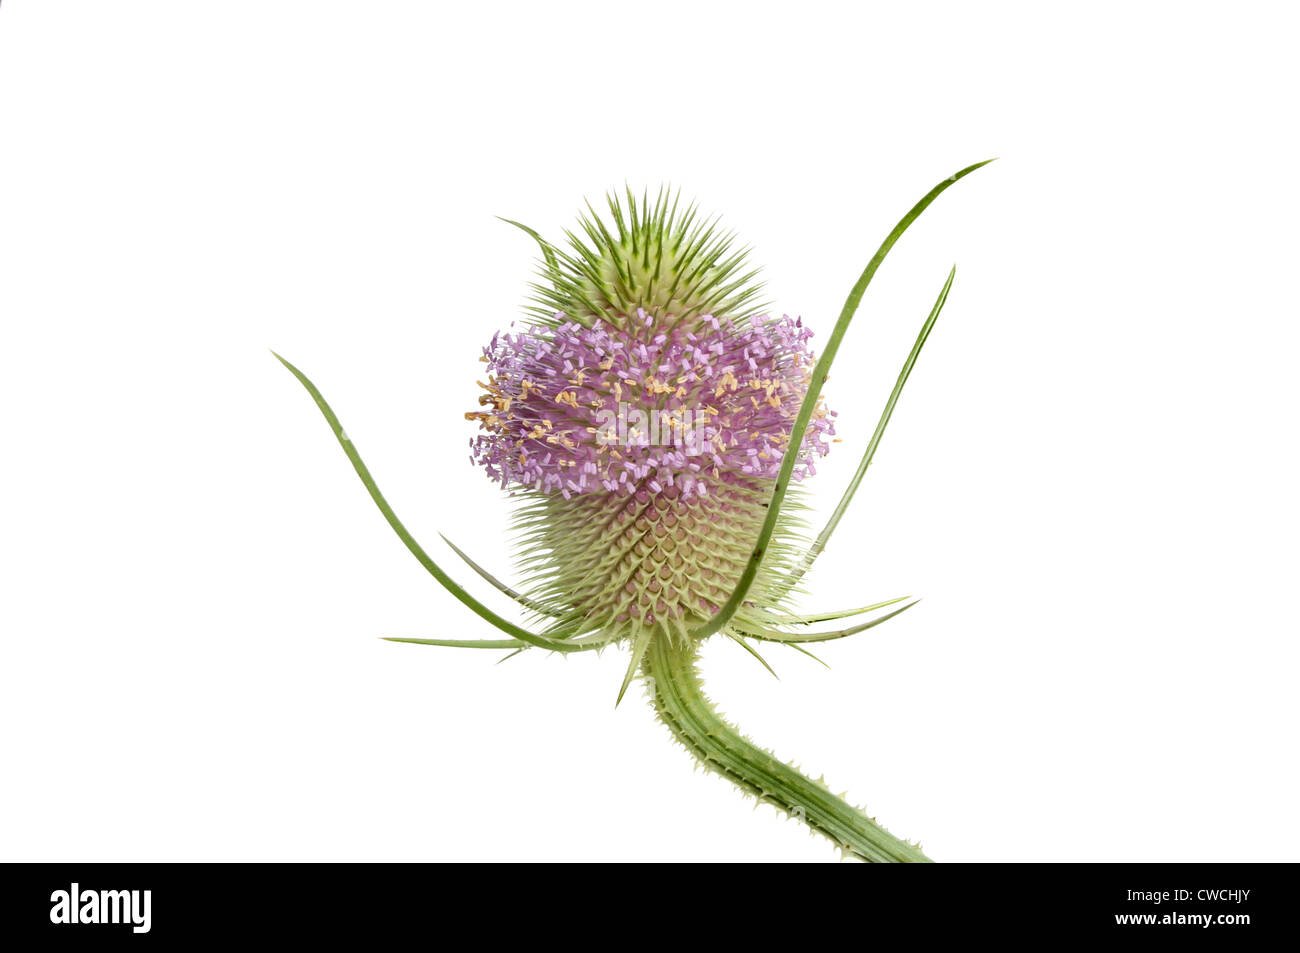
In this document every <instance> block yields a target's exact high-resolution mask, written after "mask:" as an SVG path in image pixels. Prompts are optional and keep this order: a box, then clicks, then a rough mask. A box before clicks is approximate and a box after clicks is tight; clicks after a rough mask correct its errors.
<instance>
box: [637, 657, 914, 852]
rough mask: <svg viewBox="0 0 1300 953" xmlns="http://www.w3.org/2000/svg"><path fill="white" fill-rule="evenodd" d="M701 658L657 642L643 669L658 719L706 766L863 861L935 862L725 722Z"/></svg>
mask: <svg viewBox="0 0 1300 953" xmlns="http://www.w3.org/2000/svg"><path fill="white" fill-rule="evenodd" d="M696 658H697V654H696V643H695V642H694V641H692V642H691V643H690V644H688V645H678V644H675V643H673V641H672V640H670V639H667V638H662V637H659V638H654V639H651V641H650V646H649V650H648V651H647V652H646V655H645V660H644V662H643V665H642V671H643V672H644V673H645V675H646V678H647V679H648V680H649V687H650V693H651V695H652V697H653V699H654V706H655V710H656V711H657V712H658V714H659V717H660V719H662V720H663V722H664V724H666V725H667V726H668V728H669V730H670V731H672V733H673V734H674V735H675V736H676V738H677V740H678V741H680V742H681V743H682V744H684V745H685V746H686V748H687V749H688V750H689V751H690V752H691V754H693V755H695V757H696V758H697V759H698V760H699V761H700V763H701V764H703V765H704V766H705V767H707V768H709V769H710V770H712V771H716V772H717V773H718V774H721V775H722V776H723V777H725V778H726V779H727V780H729V781H731V782H732V783H733V784H735V785H736V786H737V787H739V788H740V789H741V790H742V791H745V792H746V793H747V794H752V795H754V796H755V797H757V798H758V799H759V800H763V801H768V802H770V803H772V804H774V805H776V807H778V808H779V809H781V810H784V811H786V812H787V813H789V814H791V815H793V816H795V817H798V818H799V819H801V820H802V821H803V822H804V823H805V824H807V825H808V826H809V827H811V828H812V829H813V830H815V831H817V833H819V834H823V835H825V836H826V837H828V838H829V839H830V840H831V841H832V842H833V843H835V844H837V845H838V846H839V847H841V848H842V849H843V850H844V851H845V852H846V853H849V854H851V855H853V856H855V857H858V858H860V859H862V860H866V861H872V862H885V863H889V862H893V863H914V862H921V863H926V862H928V861H929V858H928V857H926V856H925V855H924V854H922V853H921V850H920V848H919V847H914V846H913V845H911V844H909V843H907V842H905V841H901V840H899V839H898V838H897V837H894V836H893V835H892V834H890V833H889V832H888V831H887V830H885V829H884V828H883V827H881V826H880V825H879V824H877V823H876V822H875V821H874V820H872V819H871V818H870V817H868V816H867V815H866V814H865V813H863V811H861V810H860V809H858V808H856V807H853V806H852V805H851V804H849V803H848V802H846V801H845V800H844V799H843V798H840V797H837V796H836V795H834V794H832V793H831V791H830V789H829V788H828V787H826V785H825V784H823V783H822V782H820V781H814V780H812V779H811V778H808V777H805V776H804V775H803V774H802V773H800V772H799V771H796V770H795V769H794V768H792V767H791V766H790V765H787V764H784V763H782V762H781V761H780V760H778V759H777V757H776V756H775V755H773V754H772V753H771V752H770V751H764V750H763V749H762V748H759V747H758V746H756V745H754V744H753V743H752V742H750V741H749V740H748V739H747V738H745V737H744V736H743V735H741V734H740V732H739V731H737V730H736V728H735V727H734V726H732V725H730V724H728V723H727V722H726V721H725V720H723V718H722V716H721V715H719V714H718V712H717V709H715V708H714V707H713V703H712V702H710V701H709V699H708V697H707V696H706V695H705V694H704V685H703V682H702V681H701V680H700V674H699V671H698V669H697V668H696Z"/></svg>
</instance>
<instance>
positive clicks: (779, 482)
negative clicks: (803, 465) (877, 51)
mask: <svg viewBox="0 0 1300 953" xmlns="http://www.w3.org/2000/svg"><path fill="white" fill-rule="evenodd" d="M992 161H993V160H992V159H986V160H984V161H983V162H977V163H975V164H974V165H971V166H967V167H966V168H965V169H962V170H961V171H960V172H958V173H957V174H955V175H953V176H952V177H950V178H947V179H944V181H942V182H940V183H939V184H938V185H936V186H935V187H934V188H932V189H931V190H930V191H929V192H927V193H926V195H925V197H924V198H922V199H921V201H919V202H917V203H916V205H914V206H912V209H911V210H910V211H909V212H908V213H907V214H906V215H904V216H903V217H902V218H901V219H900V220H899V222H898V224H897V225H895V226H894V229H893V231H891V232H890V233H889V234H888V235H887V236H886V237H885V240H884V242H883V243H882V244H881V246H880V248H879V249H878V250H877V251H876V253H875V255H873V256H872V258H871V261H869V262H867V267H866V269H865V270H863V272H862V276H861V277H860V278H858V281H857V283H856V284H855V285H854V286H853V289H852V290H851V291H850V292H849V297H848V299H847V300H846V301H845V302H844V309H843V311H841V313H840V318H839V320H838V321H837V322H835V328H834V330H832V331H831V335H830V338H829V339H828V340H827V342H826V349H825V350H824V351H823V352H822V356H821V357H820V358H819V359H818V361H817V366H816V367H815V368H813V372H812V377H811V378H809V381H808V390H807V393H806V394H805V396H804V399H803V403H802V404H801V405H800V408H799V416H798V417H797V418H796V419H795V424H794V428H793V429H792V430H791V432H790V440H789V444H788V447H787V449H786V452H785V457H784V458H783V459H782V461H781V469H780V471H779V473H778V474H777V478H776V485H775V486H774V487H773V489H772V499H771V501H770V503H769V504H768V510H767V517H766V518H765V519H764V521H763V526H762V528H761V529H760V530H759V533H758V538H757V540H755V542H754V549H753V552H752V553H751V554H750V557H749V562H748V563H747V564H746V566H745V570H744V572H743V573H741V576H740V579H739V581H738V582H737V583H736V588H735V589H734V590H733V591H732V593H731V596H730V597H729V598H728V599H727V601H726V602H725V603H724V604H723V605H722V607H721V608H719V609H718V611H717V612H716V613H714V615H713V617H712V618H711V619H710V620H709V621H708V622H706V623H705V624H704V625H702V626H700V627H699V628H698V629H696V630H695V631H694V632H692V633H691V636H692V637H693V638H696V639H703V638H707V637H708V636H710V635H712V634H713V633H715V632H717V631H718V630H719V629H721V628H722V627H723V626H724V625H726V624H727V623H728V622H730V621H731V618H732V617H733V616H734V615H735V614H736V610H738V609H739V608H740V606H741V603H743V602H744V601H745V597H746V596H747V595H749V589H750V586H752V585H753V584H754V579H755V577H756V576H757V575H758V570H759V567H760V566H762V564H763V557H764V556H766V555H767V547H768V543H769V542H771V539H772V533H773V531H774V530H775V529H776V523H777V518H778V517H779V515H780V511H781V504H782V502H783V501H784V500H785V495H786V492H787V490H789V487H790V476H791V474H792V473H793V472H794V465H795V461H796V460H797V459H798V457H799V454H800V452H801V449H802V447H803V437H804V433H805V432H806V431H807V429H808V423H809V421H810V420H811V419H812V414H813V409H814V408H815V407H816V406H817V400H818V398H819V397H820V396H821V389H822V385H823V384H824V383H825V382H826V375H827V373H829V371H830V369H831V363H832V362H833V361H834V360H835V355H836V353H837V352H838V351H839V348H840V342H841V341H842V340H843V339H844V333H845V332H846V331H847V330H848V328H849V322H851V321H852V320H853V315H854V314H855V313H856V312H857V310H858V304H859V302H861V300H862V295H863V293H864V292H865V291H866V290H867V285H869V284H870V283H871V279H872V278H873V277H874V276H875V274H876V270H877V269H878V268H879V267H880V263H881V262H882V261H884V260H885V256H886V255H888V254H889V250H890V249H891V248H893V247H894V243H895V242H897V241H898V239H899V238H900V237H901V236H902V234H903V233H904V232H905V231H907V228H908V226H910V225H911V224H912V223H913V222H914V221H916V219H917V218H918V217H919V216H920V215H921V213H922V212H924V211H925V210H926V209H927V208H928V207H929V206H930V203H931V202H933V201H934V200H935V199H936V198H938V197H939V196H940V195H941V194H942V193H943V192H944V191H945V190H947V189H948V187H949V186H951V185H952V184H953V183H955V182H957V181H958V180H959V179H962V178H964V177H965V176H968V175H970V174H971V173H972V172H974V171H975V170H976V169H978V168H980V167H981V166H985V165H988V164H989V163H990V162H992Z"/></svg>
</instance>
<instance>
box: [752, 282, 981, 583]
mask: <svg viewBox="0 0 1300 953" xmlns="http://www.w3.org/2000/svg"><path fill="white" fill-rule="evenodd" d="M956 274H957V266H956V265H953V267H952V270H951V271H949V272H948V280H947V281H945V282H944V284H943V290H942V291H940V292H939V298H938V300H937V301H935V303H934V307H933V308H931V309H930V316H929V317H928V318H926V319H925V324H924V325H922V326H921V333H920V334H918V335H917V336H916V343H915V344H913V345H912V350H911V353H909V354H908V355H907V360H906V361H904V362H903V369H902V370H901V371H899V373H898V380H897V381H896V382H895V383H894V389H893V390H892V391H891V392H890V394H889V400H887V401H885V409H884V410H883V411H881V414H880V420H879V421H878V422H877V423H876V429H875V432H874V433H872V435H871V440H870V441H868V443H867V449H866V450H865V451H864V452H863V454H862V460H861V461H860V462H859V463H858V469H857V472H855V473H854V474H853V479H852V480H850V481H849V486H848V489H846V490H845V491H844V495H843V496H842V497H840V501H839V503H838V504H836V506H835V511H834V512H833V513H832V514H831V517H830V519H828V520H827V521H826V525H825V526H824V527H822V531H821V532H820V533H818V534H817V539H816V540H815V541H814V542H813V544H812V546H811V547H809V549H808V552H807V553H806V554H805V555H804V557H803V560H802V562H801V563H800V564H799V567H798V568H797V569H796V570H795V571H794V572H792V573H791V574H790V575H789V577H788V578H787V579H786V580H785V581H784V582H783V583H782V584H781V586H780V587H779V588H778V590H777V591H778V592H782V593H784V592H789V591H790V589H791V588H792V587H794V586H795V585H797V584H798V582H799V580H800V579H802V578H803V576H804V574H805V573H806V572H808V570H809V569H811V568H812V564H813V563H814V562H815V561H816V559H817V557H818V556H820V555H821V554H822V550H824V549H825V548H826V544H827V543H828V542H830V539H831V534H832V533H834V532H835V527H837V526H839V524H840V520H841V519H842V518H843V517H844V513H845V512H846V511H847V510H848V508H849V503H851V502H852V501H853V494H855V493H857V492H858V487H859V486H860V485H861V483H862V478H863V477H864V476H866V475H867V467H869V466H871V461H872V460H873V459H875V456H876V448H877V447H879V446H880V439H881V437H883V436H884V435H885V428H886V427H887V426H889V421H890V419H891V418H892V417H893V416H894V407H895V405H897V403H898V397H899V395H900V394H902V393H903V385H904V384H906V383H907V378H908V377H909V376H911V373H912V368H913V367H915V366H916V359H917V358H918V357H919V356H920V354H921V348H923V347H925V342H926V339H927V338H929V336H930V331H931V330H933V328H934V323H935V322H936V321H937V320H939V313H940V312H941V311H943V306H944V302H946V301H947V300H948V291H949V289H951V288H952V279H953V278H954V277H955V276H956Z"/></svg>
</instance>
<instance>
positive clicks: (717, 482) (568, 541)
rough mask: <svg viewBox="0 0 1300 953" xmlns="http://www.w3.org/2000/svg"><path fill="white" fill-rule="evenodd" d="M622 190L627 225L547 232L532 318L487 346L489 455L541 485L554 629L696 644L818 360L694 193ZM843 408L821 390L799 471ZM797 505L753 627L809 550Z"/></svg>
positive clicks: (538, 544) (735, 566) (619, 218)
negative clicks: (681, 197) (763, 298)
mask: <svg viewBox="0 0 1300 953" xmlns="http://www.w3.org/2000/svg"><path fill="white" fill-rule="evenodd" d="M609 206H610V212H611V217H612V222H611V223H610V224H608V225H607V224H606V223H605V222H603V221H602V220H601V219H600V217H599V216H597V215H596V214H595V212H594V211H592V212H591V214H590V215H586V216H583V217H582V218H581V219H580V221H581V232H582V233H583V234H584V235H585V236H586V239H585V240H584V239H582V238H579V237H578V236H577V235H576V234H575V233H573V232H571V231H570V232H568V233H567V234H568V239H569V240H568V246H567V248H563V247H557V246H553V245H551V244H549V243H546V242H544V241H542V240H541V239H540V237H539V239H538V240H539V241H542V248H543V252H544V260H543V265H542V271H541V274H542V278H543V279H544V281H545V282H546V283H545V284H541V283H539V284H535V285H534V289H535V291H536V294H535V296H534V301H535V305H534V307H533V309H532V312H531V313H532V315H533V319H532V320H530V321H529V322H528V324H527V326H526V327H524V328H523V329H522V330H520V331H518V332H516V333H505V334H497V335H495V336H494V337H493V338H492V341H491V344H490V345H489V346H488V347H486V348H484V352H483V357H482V360H483V361H484V362H485V363H486V364H487V365H488V368H487V380H486V381H480V385H481V386H482V388H483V389H484V391H485V393H484V394H483V395H482V396H481V397H480V399H479V402H480V404H481V405H482V406H483V407H484V408H485V409H484V410H480V411H476V412H473V413H469V414H467V415H466V416H467V417H469V418H470V419H472V420H476V421H478V422H479V425H480V428H481V430H482V433H481V434H480V436H478V437H477V438H476V439H474V440H472V441H471V448H472V451H473V453H472V459H473V460H474V461H475V462H476V463H478V464H479V465H481V466H483V467H484V469H485V470H486V471H487V473H488V474H489V476H491V477H492V478H493V479H494V480H497V481H499V482H500V483H501V484H502V485H503V486H506V487H510V488H514V489H517V490H520V491H523V493H522V497H523V501H524V502H523V505H522V507H521V509H520V511H519V513H518V514H517V518H518V522H519V529H520V532H521V542H522V547H521V548H522V560H523V563H524V565H525V566H526V567H527V570H528V571H529V572H530V573H531V576H530V579H529V584H528V590H529V591H528V596H529V601H530V603H531V604H532V605H534V606H535V607H542V608H543V609H544V611H545V614H546V615H547V616H549V617H550V619H551V622H552V629H551V630H550V631H551V632H552V633H555V632H564V633H565V634H566V635H570V636H572V635H580V634H582V633H584V632H594V631H599V632H601V633H603V635H604V636H605V637H607V638H608V637H613V638H617V639H623V638H630V639H632V640H633V641H634V643H640V644H641V645H644V641H645V637H647V636H651V637H652V636H656V635H663V636H666V637H669V638H672V639H675V640H685V639H687V638H688V637H689V633H690V632H691V630H693V629H696V628H698V627H699V626H700V625H702V624H703V623H704V622H706V621H707V620H708V619H709V618H710V617H711V616H712V615H713V614H714V613H715V612H716V611H717V610H718V606H719V604H720V603H721V602H723V601H724V600H725V599H726V598H727V597H728V596H729V595H730V593H731V592H732V590H733V589H734V588H735V586H736V583H737V581H738V579H739V577H740V574H741V572H742V571H743V570H744V567H745V564H746V562H747V560H748V559H749V557H750V554H751V551H752V549H753V546H754V540H755V538H756V537H757V535H758V529H759V526H760V524H761V523H762V521H763V518H764V516H765V511H766V507H767V505H768V501H769V499H770V498H771V495H772V485H773V481H774V480H775V479H776V477H777V474H778V471H779V470H780V466H781V461H782V458H783V456H784V454H785V452H786V449H787V447H788V446H789V440H790V433H791V429H792V426H793V423H794V419H795V417H796V416H797V414H798V412H799V407H800V404H801V402H802V401H803V399H804V396H805V394H806V393H807V389H808V379H809V375H810V373H811V371H812V368H813V365H814V364H815V363H816V362H815V358H814V356H813V354H812V352H811V351H810V349H809V340H810V338H811V337H812V332H811V331H810V330H809V329H808V328H806V327H804V326H803V323H802V321H801V320H792V319H791V318H789V317H788V316H783V317H780V318H773V317H771V316H768V315H765V314H753V313H750V312H749V311H748V310H747V309H748V308H749V307H750V306H751V305H752V304H754V303H755V302H756V301H757V296H758V288H759V286H758V284H757V283H756V282H755V280H754V276H755V271H753V270H749V271H746V270H745V268H744V264H745V259H746V253H745V251H743V250H742V251H737V252H734V253H732V252H730V249H731V247H732V245H733V243H734V239H733V237H732V236H731V235H729V234H720V233H718V232H717V230H716V228H715V227H714V226H713V225H712V224H711V223H703V222H700V221H699V220H698V215H697V213H696V211H695V209H694V207H691V208H689V209H687V210H686V211H685V212H684V213H683V214H681V215H678V213H677V209H678V203H677V200H676V198H675V197H674V198H671V199H670V198H669V197H668V196H666V195H665V194H664V193H662V192H661V193H660V195H659V198H658V199H657V200H656V201H655V202H654V203H653V205H652V204H651V203H650V201H649V200H648V197H643V198H642V199H641V200H640V201H638V200H637V199H636V198H635V196H633V195H632V194H630V193H629V195H628V201H627V204H626V206H625V205H624V204H623V203H622V202H621V201H620V200H618V199H616V198H613V197H611V198H610V201H609ZM589 208H590V206H589ZM832 416H833V415H832V414H831V413H829V412H827V411H826V410H825V408H824V407H823V406H822V404H821V402H820V400H819V401H818V403H817V406H816V408H815V410H814V414H813V420H812V425H811V426H810V427H809V428H808V430H807V431H806V433H805V435H804V438H803V442H802V450H801V453H800V455H799V457H798V459H797V463H796V467H795V470H794V473H793V477H794V479H795V480H801V479H803V478H804V477H805V476H809V475H811V474H812V473H814V472H815V461H816V459H817V458H818V457H820V456H822V455H824V454H825V453H826V452H827V450H828V449H829V439H830V437H831V436H833V434H834V432H835V431H834V427H833V424H832V419H831V418H832ZM797 510H798V507H797V506H791V507H787V508H786V509H785V510H784V511H783V512H782V518H781V522H780V523H779V524H778V527H777V532H776V533H775V535H774V537H773V544H772V546H771V548H770V550H769V553H768V554H767V557H766V559H765V561H764V564H763V571H762V572H761V573H760V575H759V577H758V579H757V580H756V582H755V585H754V587H753V588H752V589H751V594H750V599H749V601H748V602H747V604H746V606H745V608H744V609H743V610H742V612H740V613H739V614H738V615H737V617H736V620H735V622H734V624H733V628H734V629H735V630H737V631H743V630H744V628H745V623H746V621H747V620H750V621H751V622H752V623H753V624H756V625H762V624H766V623H767V622H769V621H770V618H769V617H768V616H767V614H766V613H765V612H764V611H763V610H765V609H770V608H772V607H773V606H774V605H776V604H777V603H779V601H780V595H781V594H782V592H783V589H782V588H781V587H779V586H778V584H777V583H778V580H780V579H781V578H783V577H784V576H786V575H787V574H788V572H789V570H790V568H791V557H792V556H793V555H794V554H795V553H796V552H802V551H803V550H804V549H806V542H803V541H802V540H800V539H799V538H798V535H799V529H800V526H801V524H800V522H799V520H798V518H797ZM800 543H803V545H799V544H800ZM785 588H788V587H785ZM636 661H637V659H635V658H634V660H633V663H634V664H635V662H636Z"/></svg>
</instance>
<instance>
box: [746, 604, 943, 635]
mask: <svg viewBox="0 0 1300 953" xmlns="http://www.w3.org/2000/svg"><path fill="white" fill-rule="evenodd" d="M920 601H921V600H920V599H914V600H912V601H911V602H909V603H908V604H907V605H905V606H900V607H899V608H897V609H895V610H894V611H893V612H886V613H885V614H884V615H882V616H880V617H879V618H876V619H872V620H871V621H870V622H863V623H862V624H861V625H855V626H851V627H850V628H847V629H837V630H836V631H834V632H778V631H777V630H775V629H763V628H759V627H758V626H746V627H745V629H744V634H745V635H750V636H753V637H754V638H756V639H762V640H763V641H764V642H785V643H787V644H793V643H795V642H830V641H831V640H833V639H843V638H846V637H847V636H850V635H857V634H858V633H859V632H865V631H867V629H874V628H875V627H876V626H878V625H880V623H882V622H888V621H889V620H890V619H892V618H893V617H894V616H896V615H901V614H902V613H904V612H906V611H907V610H908V609H910V608H912V606H914V605H916V604H917V603H918V602H920Z"/></svg>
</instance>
